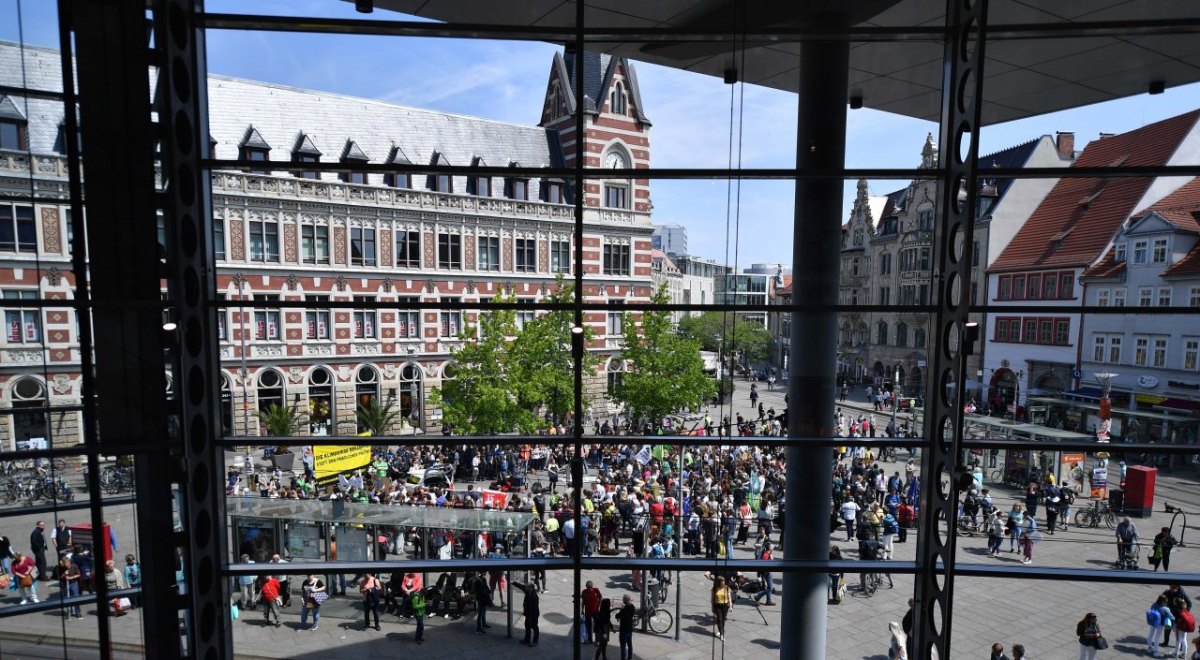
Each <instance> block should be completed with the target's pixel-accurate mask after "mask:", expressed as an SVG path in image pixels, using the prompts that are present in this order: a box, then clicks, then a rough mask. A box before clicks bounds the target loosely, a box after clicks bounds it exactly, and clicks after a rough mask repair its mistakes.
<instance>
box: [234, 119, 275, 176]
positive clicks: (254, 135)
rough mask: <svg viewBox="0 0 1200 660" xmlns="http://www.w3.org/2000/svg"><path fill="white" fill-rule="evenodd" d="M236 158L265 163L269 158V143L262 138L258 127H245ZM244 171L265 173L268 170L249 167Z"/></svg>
mask: <svg viewBox="0 0 1200 660" xmlns="http://www.w3.org/2000/svg"><path fill="white" fill-rule="evenodd" d="M238 159H239V160H248V161H253V162H257V163H265V162H267V161H269V160H271V145H269V144H267V141H266V140H264V139H263V137H262V135H261V134H260V133H259V132H258V129H256V128H254V127H253V126H251V127H250V128H247V129H246V137H244V138H242V143H241V144H240V145H238ZM246 171H247V172H257V173H259V174H267V173H269V171H270V170H267V169H259V168H250V169H247V170H246Z"/></svg>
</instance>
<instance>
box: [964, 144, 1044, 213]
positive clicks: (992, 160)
mask: <svg viewBox="0 0 1200 660" xmlns="http://www.w3.org/2000/svg"><path fill="white" fill-rule="evenodd" d="M1041 139H1042V138H1040V137H1039V138H1034V139H1032V140H1030V141H1028V142H1025V143H1022V144H1018V145H1015V146H1011V147H1009V148H1007V149H1002V150H1000V151H997V152H996V153H993V154H988V155H986V156H980V157H979V166H978V167H979V169H978V172H979V187H980V189H981V192H982V191H983V190H987V192H988V193H989V194H994V195H995V197H996V201H995V202H993V204H992V208H995V206H996V205H997V204H999V203H1000V200H1002V199H1004V193H1006V192H1008V189H1009V187H1010V186H1011V185H1012V183H1013V181H1014V179H992V178H990V177H988V175H987V171H988V169H991V168H1009V167H1022V166H1024V165H1025V163H1027V162H1029V157H1030V156H1032V155H1033V151H1034V150H1035V149H1037V146H1038V143H1039V142H1040V141H1041Z"/></svg>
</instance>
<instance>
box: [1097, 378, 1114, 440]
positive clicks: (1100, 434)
mask: <svg viewBox="0 0 1200 660" xmlns="http://www.w3.org/2000/svg"><path fill="white" fill-rule="evenodd" d="M1119 375H1120V374H1114V373H1111V372H1107V371H1104V372H1099V373H1097V374H1096V380H1097V381H1098V382H1099V383H1100V424H1099V425H1097V426H1096V440H1097V441H1098V442H1107V441H1108V434H1109V429H1110V428H1111V427H1112V421H1111V419H1112V401H1111V400H1110V399H1109V395H1110V394H1111V393H1112V379H1114V378H1116V377H1117V376H1119Z"/></svg>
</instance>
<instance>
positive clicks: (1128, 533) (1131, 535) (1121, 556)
mask: <svg viewBox="0 0 1200 660" xmlns="http://www.w3.org/2000/svg"><path fill="white" fill-rule="evenodd" d="M1116 536H1117V563H1118V564H1124V563H1125V555H1127V554H1129V553H1130V552H1133V544H1134V543H1137V540H1138V538H1139V536H1138V531H1137V526H1136V525H1134V524H1133V521H1131V520H1130V519H1129V516H1125V517H1124V518H1122V519H1121V522H1119V523H1117V529H1116Z"/></svg>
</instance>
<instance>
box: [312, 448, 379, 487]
mask: <svg viewBox="0 0 1200 660" xmlns="http://www.w3.org/2000/svg"><path fill="white" fill-rule="evenodd" d="M370 464H371V448H370V447H369V446H363V447H354V446H351V447H338V446H329V445H315V446H314V447H313V471H314V472H316V475H317V485H319V486H324V485H327V484H331V483H334V482H336V481H337V476H338V475H339V474H341V473H343V472H352V471H354V470H359V469H362V468H365V467H367V466H368V465H370Z"/></svg>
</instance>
